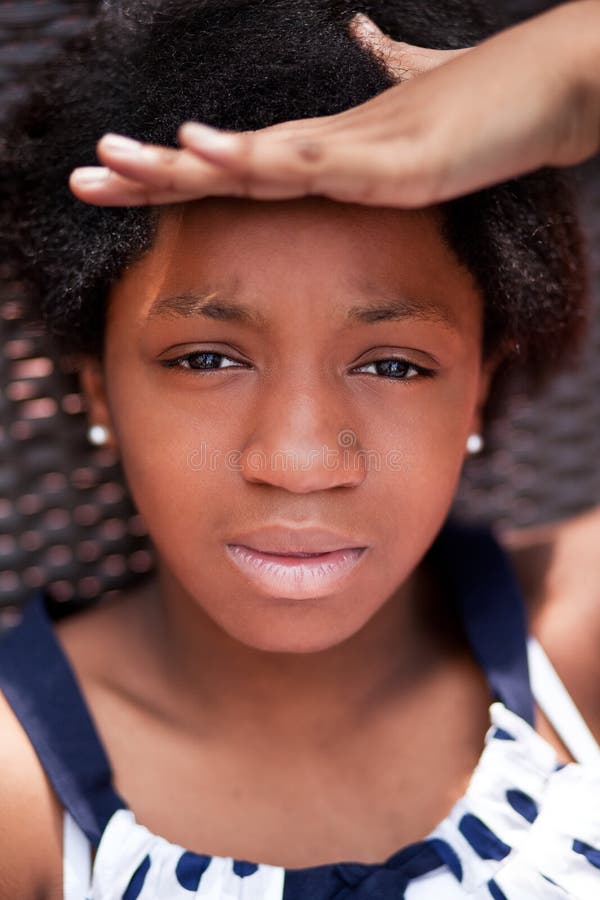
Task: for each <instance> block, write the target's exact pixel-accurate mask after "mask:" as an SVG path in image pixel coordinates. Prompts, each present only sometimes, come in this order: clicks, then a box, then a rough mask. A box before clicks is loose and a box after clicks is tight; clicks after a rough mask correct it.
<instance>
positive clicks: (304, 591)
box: [226, 544, 368, 600]
mask: <svg viewBox="0 0 600 900" xmlns="http://www.w3.org/2000/svg"><path fill="white" fill-rule="evenodd" d="M367 549H368V548H367V547H344V548H340V549H337V550H330V551H327V552H324V553H316V554H309V555H307V554H305V553H297V554H289V553H287V554H275V553H266V552H262V551H260V550H255V549H252V548H250V547H248V546H246V545H244V544H227V545H226V550H227V554H228V556H229V558H230V559H231V561H232V562H233V563H234V565H235V566H236V568H237V569H238V570H239V571H240V572H241V573H242V575H244V577H245V578H246V579H247V580H248V581H250V582H251V583H252V584H253V585H254V586H255V587H256V588H258V589H259V590H260V591H261V593H264V594H267V595H268V596H271V597H282V598H288V599H294V600H303V599H307V598H309V597H310V598H316V597H322V596H325V595H327V594H330V593H332V591H333V590H335V589H336V588H338V587H339V586H340V584H341V582H342V581H344V580H345V579H346V578H348V576H349V575H350V573H351V572H353V571H354V569H355V568H356V566H357V565H358V564H359V563H360V561H361V559H362V558H363V556H364V555H365V554H366V551H367Z"/></svg>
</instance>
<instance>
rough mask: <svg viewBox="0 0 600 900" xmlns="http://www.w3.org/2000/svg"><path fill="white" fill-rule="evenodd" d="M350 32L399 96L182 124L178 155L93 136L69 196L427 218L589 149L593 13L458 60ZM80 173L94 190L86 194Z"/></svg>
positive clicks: (579, 11)
mask: <svg viewBox="0 0 600 900" xmlns="http://www.w3.org/2000/svg"><path fill="white" fill-rule="evenodd" d="M352 28H353V31H354V33H355V34H356V36H357V37H358V38H359V39H360V40H363V41H365V42H366V43H367V45H368V46H369V48H370V49H371V50H372V52H374V53H376V54H379V55H381V56H382V57H383V58H384V59H385V61H386V64H387V66H388V68H389V70H390V72H391V73H392V74H393V76H394V78H396V79H398V78H402V81H401V83H399V84H396V85H395V86H394V87H392V88H389V89H388V90H387V91H384V92H383V93H382V94H380V95H379V96H377V97H375V98H373V99H372V100H369V101H367V102H366V103H363V104H362V105H360V106H358V107H355V108H353V109H350V110H347V111H344V112H342V113H338V114H336V115H332V116H324V117H321V118H316V119H314V118H313V119H302V120H297V121H294V122H285V123H281V124H278V125H274V126H271V127H269V128H265V129H262V130H260V131H256V132H243V133H238V134H235V133H227V132H219V131H216V130H214V129H208V128H207V127H206V126H203V125H200V124H198V123H185V124H184V125H182V127H181V128H180V129H179V132H178V139H179V142H180V144H181V145H182V149H181V150H177V149H171V148H163V147H159V146H156V145H140V144H138V145H137V147H136V146H135V144H134V148H133V149H134V151H135V152H134V154H133V155H128V156H123V155H121V154H119V153H118V152H117V151H115V150H114V149H111V148H110V135H109V136H104V137H103V138H102V139H101V140H100V142H99V144H98V156H99V158H100V160H101V161H102V162H103V163H104V164H105V168H104V169H95V168H92V169H88V170H75V172H74V173H73V174H72V175H71V179H70V185H71V189H72V190H73V192H74V193H75V194H76V196H78V197H79V198H80V199H82V200H85V201H86V202H88V203H94V204H98V205H142V204H148V203H151V204H160V203H173V202H183V201H186V200H192V199H197V198H200V197H203V196H208V195H230V196H247V197H252V198H255V199H284V198H291V197H299V196H304V195H306V194H320V195H324V196H328V197H331V198H332V199H335V200H341V201H346V202H357V203H366V204H372V205H382V206H404V207H411V206H425V205H428V204H430V203H436V202H440V201H443V200H446V199H451V198H452V197H455V196H458V195H460V194H463V193H467V192H469V191H473V190H477V189H479V188H481V187H484V186H487V185H489V184H493V183H496V182H499V181H503V180H506V179H508V178H511V177H515V176H517V175H520V174H524V173H526V172H528V171H532V170H534V169H537V168H540V167H541V166H545V165H554V166H563V165H572V164H575V163H577V162H580V161H582V160H583V159H586V158H587V157H588V156H591V155H592V154H593V153H595V152H596V151H597V149H598V146H599V143H600V79H599V78H598V76H597V75H595V73H597V72H598V70H600V66H599V65H598V55H600V41H599V40H598V39H597V38H594V39H589V38H587V36H589V35H590V34H593V35H595V34H599V33H600V3H598V0H576V2H570V3H565V4H563V5H561V6H559V7H557V8H556V9H552V10H550V11H549V12H546V13H543V14H542V15H539V16H536V17H534V18H532V19H529V20H528V21H526V22H525V23H522V24H521V25H517V26H513V27H512V28H509V29H506V30H504V31H502V32H500V33H499V34H497V35H494V36H493V37H491V38H489V39H488V40H486V41H483V42H482V43H481V44H479V45H478V46H476V47H474V48H462V49H461V50H449V51H448V50H446V51H436V50H430V49H427V48H420V47H414V46H412V45H408V44H404V43H397V42H394V41H392V40H391V39H390V38H388V37H386V36H385V35H383V34H382V33H381V32H380V31H379V29H377V28H376V26H375V25H374V23H372V22H371V21H370V20H368V19H366V17H364V16H359V17H356V18H355V19H354V20H353V23H352ZM218 141H219V142H220V143H221V145H222V146H219V144H218ZM81 171H83V172H85V171H88V172H89V171H91V172H100V173H101V174H102V175H103V176H104V180H103V181H100V182H97V183H96V184H95V185H94V184H92V183H88V184H84V183H83V182H81V181H79V180H78V179H77V175H76V173H78V172H81Z"/></svg>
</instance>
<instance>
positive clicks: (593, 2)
mask: <svg viewBox="0 0 600 900" xmlns="http://www.w3.org/2000/svg"><path fill="white" fill-rule="evenodd" d="M534 26H535V28H536V31H535V40H537V42H538V48H537V52H538V53H539V54H545V55H547V56H548V55H549V56H551V57H552V59H553V60H554V61H555V64H556V76H557V81H556V89H557V90H558V91H560V90H561V88H562V87H564V89H565V90H566V91H567V102H566V110H567V113H568V114H567V115H565V116H563V118H562V128H561V129H560V130H559V131H558V132H557V135H556V145H555V147H554V148H552V152H551V157H550V158H549V160H548V162H549V164H551V165H574V164H576V163H578V162H582V161H583V160H585V159H588V158H589V157H591V156H593V155H594V154H595V153H598V152H599V151H600V0H571V2H567V3H562V4H561V5H560V6H557V7H555V8H553V9H551V10H548V11H547V12H545V13H542V14H541V15H539V16H537V17H535V21H534V20H533V19H530V20H527V21H526V22H524V23H521V24H520V25H518V26H514V29H511V30H513V31H514V32H515V33H514V35H513V37H517V31H518V30H519V29H523V30H528V31H529V34H528V35H527V40H528V41H529V42H530V44H529V46H530V50H532V51H533V50H534V45H533V43H531V40H532V38H534V32H533V30H532V29H533V27H534Z"/></svg>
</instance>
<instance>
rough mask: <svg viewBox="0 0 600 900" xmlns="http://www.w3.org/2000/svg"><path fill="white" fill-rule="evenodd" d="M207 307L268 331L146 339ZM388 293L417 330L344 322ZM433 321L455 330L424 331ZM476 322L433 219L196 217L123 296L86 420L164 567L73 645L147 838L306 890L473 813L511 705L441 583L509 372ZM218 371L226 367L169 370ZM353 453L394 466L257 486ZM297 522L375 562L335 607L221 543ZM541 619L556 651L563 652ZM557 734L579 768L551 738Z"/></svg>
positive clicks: (328, 206) (267, 213) (228, 209)
mask: <svg viewBox="0 0 600 900" xmlns="http://www.w3.org/2000/svg"><path fill="white" fill-rule="evenodd" d="M226 282H228V283H226ZM352 282H354V283H355V284H354V286H352V284H351V283H352ZM207 287H208V288H210V289H212V290H217V291H218V292H219V299H220V300H221V301H222V302H232V303H233V302H238V303H240V302H244V303H246V304H247V305H248V306H251V307H252V308H253V310H254V311H255V312H260V313H262V314H263V316H264V317H265V318H266V320H267V325H266V326H264V327H262V328H261V329H260V330H258V331H254V330H252V329H251V328H249V327H248V326H247V325H242V324H240V323H234V322H230V321H223V320H219V319H214V318H213V319H208V318H204V317H199V316H195V317H185V318H181V317H180V318H170V319H160V320H154V321H149V319H148V313H149V310H150V307H151V305H152V304H153V302H154V301H155V299H156V298H157V297H159V296H160V297H164V296H167V295H173V294H181V293H182V292H184V291H190V290H192V289H195V290H201V289H205V288H207ZM234 292H235V297H234V296H233V294H234ZM384 297H385V298H386V299H388V300H389V299H390V298H391V297H394V298H395V299H398V298H399V297H402V298H404V299H407V298H410V300H411V301H412V302H413V304H414V306H413V309H412V315H411V316H410V317H406V316H405V317H403V318H401V319H398V320H396V321H378V322H375V323H370V324H367V323H360V324H352V325H351V326H349V325H348V324H347V323H346V321H345V316H346V313H347V311H348V308H349V307H350V306H354V305H365V304H367V303H373V302H375V300H377V301H378V303H379V301H381V300H383V299H384ZM431 302H435V303H437V304H438V305H439V306H441V311H442V312H445V314H446V315H445V318H442V317H441V315H440V310H438V313H437V318H436V319H432V318H428V319H425V318H423V317H422V315H423V312H424V311H425V309H426V305H427V304H428V303H431ZM415 313H416V315H415ZM446 320H447V321H446ZM452 321H453V322H454V323H455V325H453V326H450V325H449V324H448V322H452ZM481 326H482V302H481V297H480V295H479V293H478V291H477V288H476V285H475V284H474V282H473V280H472V278H471V276H470V274H469V273H468V272H467V271H466V270H465V269H463V268H462V267H460V266H459V265H458V263H457V262H456V260H455V258H454V257H453V255H452V253H451V252H450V251H449V249H448V248H447V247H446V246H445V245H444V244H443V243H442V241H441V238H440V234H439V230H438V220H437V214H436V211H435V210H434V209H427V210H415V211H413V210H403V211H402V210H393V209H376V208H369V207H358V206H356V207H354V206H349V205H348V206H343V205H340V204H337V203H334V202H333V201H329V200H325V199H323V198H309V199H302V200H293V201H284V202H277V203H272V204H268V203H257V202H253V201H244V200H234V199H228V200H222V199H211V200H207V201H202V202H201V203H199V204H185V205H183V206H181V207H179V208H178V209H177V210H175V211H174V210H171V211H170V212H169V213H168V215H166V216H165V218H164V219H163V222H162V225H161V230H160V232H159V237H158V241H157V243H156V245H155V247H154V248H153V250H152V251H151V253H150V254H149V255H148V256H147V257H146V258H145V259H144V260H142V261H141V262H140V263H139V264H137V265H136V266H133V267H131V268H130V269H129V270H128V271H127V272H126V273H125V275H124V276H123V277H122V278H121V280H120V281H119V282H118V284H117V285H115V287H114V289H113V291H112V293H111V296H110V316H109V321H108V325H107V332H106V356H105V360H104V366H103V368H100V367H98V365H97V364H96V363H95V362H94V361H93V360H86V361H85V365H84V367H83V369H82V387H83V389H84V391H85V394H86V399H87V403H88V408H89V420H90V422H101V423H103V424H106V425H107V426H109V427H110V429H111V434H112V437H111V442H112V444H113V446H114V447H115V448H116V449H117V451H118V452H119V454H120V456H121V459H122V461H123V465H124V468H125V472H126V475H127V478H128V482H129V485H130V488H131V491H132V494H133V496H134V499H135V501H136V504H137V505H138V507H139V508H140V511H141V512H142V515H143V516H144V519H145V521H146V524H147V526H148V528H149V531H150V534H151V535H152V537H153V539H154V542H155V545H156V548H157V556H158V559H159V566H158V570H157V577H156V578H155V579H153V580H151V581H150V582H149V583H148V584H147V585H145V586H143V587H140V588H138V589H136V590H129V591H125V592H123V593H122V595H121V596H120V597H119V598H116V599H113V600H111V601H109V602H106V603H104V604H102V605H100V606H98V607H97V608H95V609H92V610H89V611H87V612H85V613H81V614H80V615H78V616H76V617H73V618H72V619H67V620H63V621H62V622H60V623H58V624H57V625H56V626H55V629H56V633H57V636H58V638H59V640H60V641H61V643H62V645H63V647H64V649H65V652H66V653H67V655H68V656H69V658H70V659H71V661H72V663H73V666H74V668H75V670H76V672H77V675H78V677H79V679H80V682H81V684H82V685H83V688H84V692H85V695H86V698H87V700H88V703H89V705H90V708H91V709H92V712H93V715H94V718H95V720H96V723H97V725H98V729H99V732H100V734H101V736H102V738H103V740H104V743H105V745H106V747H107V749H108V752H109V756H110V759H111V762H112V765H113V770H114V776H115V786H116V788H117V790H118V791H119V792H120V793H121V794H122V795H123V796H124V797H125V798H126V800H127V801H128V803H129V804H130V806H131V808H132V809H133V811H134V813H135V815H136V818H137V820H138V821H139V822H140V823H141V824H143V825H145V826H146V827H148V828H150V829H151V830H153V831H154V832H156V833H158V834H161V835H162V836H164V837H165V838H166V839H168V840H170V841H173V842H177V843H180V844H181V845H183V846H185V847H187V848H188V849H191V850H195V851H197V852H203V853H210V854H216V855H222V856H229V855H231V856H234V857H236V858H239V859H250V860H257V861H262V862H266V863H271V864H275V865H282V866H286V867H297V866H308V865H318V864H319V863H324V862H331V861H333V860H343V859H346V860H348V859H354V860H357V861H363V862H378V861H382V860H383V859H385V858H386V857H388V856H389V855H390V854H392V853H393V852H395V851H396V850H398V849H399V848H400V847H401V846H403V845H405V844H408V843H411V842H413V841H415V840H418V839H420V838H422V837H423V836H424V835H425V834H427V833H428V832H429V831H430V830H431V829H432V828H433V827H434V826H435V825H436V824H437V823H438V822H439V821H440V820H441V819H442V818H444V816H446V815H447V813H448V812H449V810H450V808H451V806H452V805H453V803H454V802H455V801H456V800H457V799H458V798H459V797H460V796H461V794H462V793H464V790H465V788H466V786H467V783H468V780H469V778H470V776H471V774H472V771H473V768H474V766H475V765H476V763H477V760H478V758H479V756H480V754H481V750H482V744H483V739H484V735H485V732H486V730H487V727H488V724H489V715H488V706H489V703H490V702H491V698H490V696H489V693H488V690H487V687H486V684H485V680H484V677H483V673H482V672H481V670H480V669H479V667H478V666H477V665H476V663H475V662H474V660H473V659H472V657H471V654H470V652H469V649H468V647H467V646H466V644H465V641H464V639H463V637H462V635H461V632H460V629H458V628H457V627H456V626H455V625H454V624H453V623H452V621H451V619H449V617H448V614H447V613H446V612H445V606H444V592H443V585H440V584H439V582H438V580H437V578H436V574H435V572H432V571H429V570H428V569H427V568H426V567H425V566H424V565H422V564H421V560H422V557H423V554H424V552H425V551H426V549H427V547H428V546H429V545H430V543H431V542H432V540H433V538H434V537H435V534H436V533H437V531H438V529H439V527H440V526H441V524H442V522H443V520H444V518H445V516H446V513H447V511H448V508H449V505H450V503H451V500H452V497H453V494H454V491H455V488H456V483H457V480H458V477H459V474H460V469H461V466H462V463H463V460H464V457H465V443H466V438H467V436H468V435H469V434H470V433H471V432H473V431H478V430H479V429H480V415H481V408H482V405H483V404H484V402H485V398H486V395H487V391H488V387H489V380H490V377H491V375H492V373H493V371H494V366H495V365H496V364H497V362H498V358H497V357H495V358H493V359H487V360H482V359H481V352H480V348H481ZM209 350H210V351H211V352H213V353H221V354H223V355H224V356H225V357H226V358H225V359H222V358H221V360H220V363H219V364H218V365H219V366H226V367H225V368H218V369H216V370H215V371H212V372H200V373H198V372H192V371H189V370H174V369H167V368H165V367H163V366H161V365H160V361H161V360H162V361H164V360H167V359H169V360H172V359H174V358H177V357H180V356H182V355H183V354H184V353H188V354H189V353H192V352H195V353H199V352H201V351H203V352H207V351H209ZM392 357H396V358H404V359H406V360H407V361H408V362H407V364H406V365H405V367H404V368H403V369H402V368H400V370H399V371H400V373H401V375H400V377H399V376H398V375H397V376H396V377H395V378H392V377H385V375H383V374H381V367H377V366H374V365H373V363H374V361H376V360H383V359H390V358H392ZM234 362H236V363H237V364H238V365H237V366H234V365H233V364H234ZM240 363H243V365H239V364H240ZM414 366H422V367H426V368H430V369H432V370H433V371H435V372H436V374H435V376H433V377H426V376H424V375H423V374H422V373H419V372H418V370H417V369H415V368H413V367H414ZM359 370H360V371H359ZM396 371H398V370H396ZM343 430H351V431H352V432H353V433H354V434H355V435H356V437H357V443H356V445H355V447H354V450H351V456H352V453H353V452H356V453H358V450H359V449H367V450H369V451H373V452H375V451H376V452H377V453H378V454H379V458H380V459H381V460H382V464H381V466H380V467H379V468H377V467H376V466H374V467H372V468H371V469H368V470H367V468H366V467H365V466H363V467H361V466H360V465H359V466H357V467H352V468H350V469H348V468H347V467H344V465H343V464H342V462H340V465H339V466H333V467H332V466H329V467H325V466H323V465H321V464H320V463H319V462H318V461H317V462H316V463H314V465H312V466H310V467H308V468H305V469H304V470H296V471H294V470H292V469H288V470H287V471H282V470H281V469H275V468H273V469H266V470H264V469H263V470H261V471H257V470H256V468H254V467H253V466H252V465H251V451H261V452H263V453H265V454H266V455H267V458H269V454H270V453H272V452H274V451H276V450H277V449H281V448H283V449H287V450H293V452H294V453H296V454H298V455H299V456H300V457H301V458H304V457H305V455H306V454H307V453H309V452H310V450H311V448H314V447H321V446H322V445H326V446H328V447H332V448H336V447H337V446H338V444H337V435H338V434H339V433H340V432H341V431H343ZM201 441H204V442H205V443H206V444H207V445H208V446H210V447H212V448H213V449H223V448H225V450H229V449H234V448H237V449H238V450H240V451H241V456H240V460H241V464H240V465H238V466H237V467H235V466H227V465H224V464H223V462H222V461H221V462H220V463H217V465H216V466H213V467H212V469H209V468H206V467H204V468H198V467H194V466H191V465H189V460H190V459H191V458H192V457H190V452H191V451H194V450H197V448H198V446H199V444H200V442H201ZM390 450H394V451H397V452H398V456H397V457H394V459H395V460H396V463H395V464H394V465H391V464H389V462H388V465H386V464H385V461H386V460H388V461H389V460H390V457H389V455H388V456H386V453H388V452H389V451H390ZM371 458H373V457H371ZM219 459H220V460H222V457H219ZM398 461H399V462H398ZM275 518H281V519H287V520H290V521H291V520H293V521H298V522H300V521H306V520H307V519H310V520H311V521H312V522H315V523H321V524H324V525H329V526H334V527H337V528H338V529H340V530H342V531H344V532H345V533H347V534H350V535H353V536H356V537H357V538H360V540H359V541H358V543H361V544H363V543H364V544H367V545H368V546H369V552H368V554H367V555H366V556H365V558H364V560H363V561H362V564H361V566H359V567H357V569H356V570H355V571H354V573H353V574H352V575H351V577H350V578H349V579H348V580H347V581H346V582H344V583H343V585H342V586H341V587H340V588H339V590H337V591H335V592H333V593H332V594H331V595H329V596H325V597H321V598H319V599H315V600H310V599H308V600H301V601H290V600H289V599H288V600H286V599H285V598H282V597H275V596H265V595H262V594H260V593H259V592H258V591H257V589H256V588H254V587H253V586H252V585H250V584H249V583H247V582H246V581H245V579H244V578H243V577H242V576H241V574H240V573H239V572H238V571H237V570H235V569H234V568H233V567H232V565H231V563H230V562H229V561H228V559H227V557H226V554H225V551H224V544H225V542H226V541H227V540H228V539H230V538H231V537H232V536H234V535H235V534H236V533H237V532H239V531H240V530H242V529H247V528H251V527H254V526H257V525H259V524H261V523H262V522H266V521H272V520H273V519H275ZM399 526H400V527H399ZM538 544H539V542H538ZM540 553H541V555H542V556H543V553H542V551H540V549H539V546H538V545H536V543H535V541H533V542H530V545H527V542H526V541H525V542H524V543H523V545H522V546H521V547H520V548H516V549H515V556H516V557H518V558H519V559H520V560H522V565H521V567H520V569H519V571H520V575H521V577H522V578H523V579H524V580H526V578H527V577H529V576H530V577H531V579H532V581H531V584H529V593H528V596H529V597H536V596H539V592H540V590H542V586H543V582H544V579H543V572H544V571H547V570H548V565H547V564H546V568H545V569H543V568H542V569H540V559H541V557H540ZM536 554H537V555H536ZM542 595H543V590H542ZM543 605H544V604H543V602H542V604H541V607H540V606H539V604H538V607H537V610H538V612H537V618H536V620H535V621H536V625H537V627H538V630H539V634H540V637H543V636H544V634H546V635H550V634H551V627H550V624H549V623H550V619H549V618H548V617H546V619H544V616H543V614H542V613H540V608H542V609H543ZM557 610H558V607H557V606H556V605H555V606H554V607H553V608H552V617H554V620H555V621H556V617H557V616H558V614H559V613H558V611H557ZM573 627H574V626H573ZM563 643H564V634H563ZM546 648H547V650H548V652H549V653H550V655H551V656H553V653H554V646H553V645H548V644H547V643H546ZM562 665H563V670H564V671H563V670H561V669H559V671H560V673H561V674H565V673H566V674H569V672H568V671H567V670H568V669H569V668H570V670H571V671H574V670H577V671H580V672H581V673H586V674H587V677H589V672H590V671H591V669H590V661H589V659H587V658H586V659H584V658H582V657H581V655H579V656H577V655H576V654H575V653H574V654H572V655H571V656H569V654H568V652H567V653H566V654H565V653H563V658H562ZM557 668H558V664H557ZM565 680H566V682H567V685H568V686H569V687H570V686H571V684H570V682H569V678H566V679H565ZM575 681H576V679H575V678H574V677H573V678H571V683H575ZM574 696H575V699H576V701H578V700H579V697H578V696H577V691H574ZM582 710H583V712H584V714H586V713H589V711H590V710H589V707H588V708H587V709H586V705H585V704H582ZM2 715H3V719H4V720H7V721H9V720H10V713H9V712H7V711H6V710H3V713H2ZM589 720H590V723H591V724H592V727H594V728H595V727H596V726H595V725H594V724H593V723H594V722H598V718H597V717H596V718H594V717H593V716H591V715H590V716H589ZM440 721H443V722H444V728H443V729H442V730H441V732H440V731H436V735H437V736H436V741H435V742H432V741H431V734H432V727H433V725H432V723H436V722H440ZM539 730H540V732H541V733H542V734H543V735H544V736H545V737H547V739H549V740H550V742H551V743H552V744H553V745H554V746H555V747H556V749H557V750H558V751H559V753H561V754H562V756H563V758H565V759H568V758H569V757H568V755H565V753H564V752H563V751H562V750H561V747H560V742H559V741H558V739H556V738H555V737H554V736H553V735H552V732H551V731H550V729H549V728H548V727H547V725H546V724H545V723H544V722H543V720H542V719H540V723H539ZM599 731H600V729H599ZM13 733H14V742H15V744H16V745H17V746H16V747H13V748H12V754H13V755H12V758H15V756H14V754H15V752H16V751H17V750H18V747H19V746H20V745H21V744H23V746H22V748H21V749H22V753H23V760H24V761H23V766H25V767H26V769H27V773H28V783H29V784H30V785H31V784H33V785H37V791H38V795H39V796H43V802H41V803H39V804H38V807H39V809H40V815H41V822H40V821H38V824H37V826H36V827H38V828H39V829H40V833H41V835H43V836H45V842H44V847H45V848H46V849H45V853H44V854H42V856H41V858H40V859H39V860H38V862H37V863H36V869H35V871H36V874H37V875H38V876H39V885H40V893H39V896H43V897H46V898H52V900H59V898H60V897H61V891H62V870H61V846H62V810H61V808H60V805H59V804H58V803H57V802H56V800H55V798H54V796H53V795H52V792H51V790H50V788H49V786H48V785H47V783H46V782H45V779H44V776H43V773H42V774H40V772H39V766H37V767H36V763H35V758H34V757H33V756H32V755H31V751H30V750H28V749H27V739H26V737H24V736H22V735H19V733H18V727H17V728H16V730H15V729H13ZM23 742H24V743H23ZM140 747H143V748H144V757H143V765H140ZM350 786H351V789H349V787H350ZM31 789H33V788H31ZM399 796H400V797H402V803H398V797H399ZM198 798H201V802H199V800H198ZM265 798H267V799H266V800H265ZM315 813H316V814H315ZM13 821H14V819H13ZM37 846H39V843H37ZM14 896H15V897H17V896H18V892H17V891H15V892H14ZM24 896H25V895H24ZM29 896H31V894H29Z"/></svg>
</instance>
